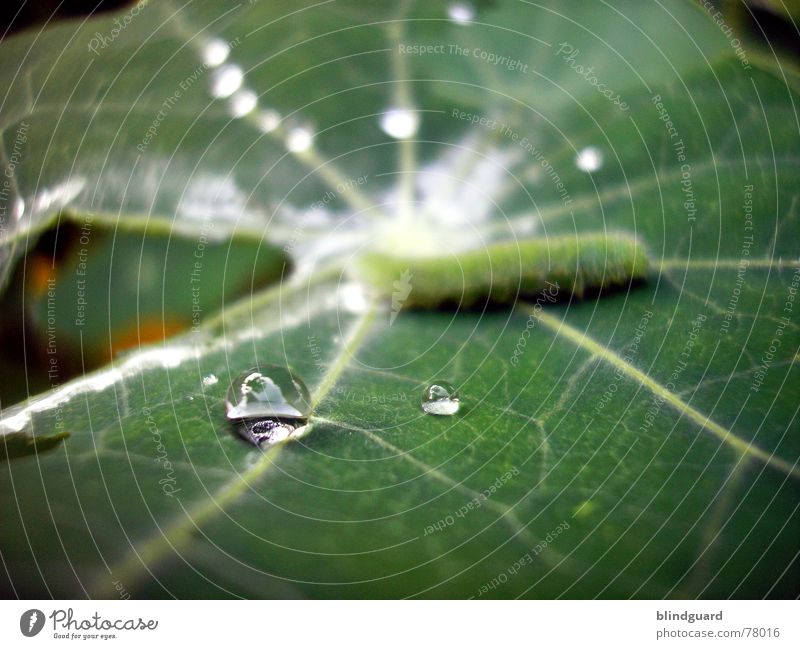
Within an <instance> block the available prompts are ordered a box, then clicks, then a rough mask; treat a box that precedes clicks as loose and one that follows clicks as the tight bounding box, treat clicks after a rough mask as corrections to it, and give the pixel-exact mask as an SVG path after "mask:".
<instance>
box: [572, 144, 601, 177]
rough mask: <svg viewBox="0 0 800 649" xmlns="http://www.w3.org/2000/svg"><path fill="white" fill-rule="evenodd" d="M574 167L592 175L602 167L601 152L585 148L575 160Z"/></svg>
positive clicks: (593, 148) (591, 147)
mask: <svg viewBox="0 0 800 649" xmlns="http://www.w3.org/2000/svg"><path fill="white" fill-rule="evenodd" d="M575 166H576V167H578V169H580V170H581V171H585V172H587V173H592V172H593V171H597V170H598V169H600V167H602V166H603V152H602V151H601V150H600V149H598V148H597V147H594V146H587V147H585V148H583V149H581V150H580V151H578V155H577V156H576V158H575Z"/></svg>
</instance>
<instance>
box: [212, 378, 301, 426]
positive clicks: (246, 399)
mask: <svg viewBox="0 0 800 649" xmlns="http://www.w3.org/2000/svg"><path fill="white" fill-rule="evenodd" d="M225 409H226V411H227V415H228V419H233V420H238V419H266V418H287V419H305V418H306V417H308V415H309V414H310V413H311V397H310V395H309V393H308V388H306V386H305V383H303V381H302V380H300V378H299V377H298V376H297V375H295V374H294V373H293V372H292V371H291V370H290V369H289V368H288V367H285V366H282V365H266V366H264V367H261V368H254V369H250V370H247V371H246V372H242V373H241V374H240V375H239V376H238V377H236V379H235V380H234V381H233V383H232V384H231V387H230V388H229V389H228V395H227V397H226V399H225Z"/></svg>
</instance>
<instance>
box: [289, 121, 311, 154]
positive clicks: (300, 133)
mask: <svg viewBox="0 0 800 649" xmlns="http://www.w3.org/2000/svg"><path fill="white" fill-rule="evenodd" d="M312 144H314V133H313V131H312V130H311V129H309V128H306V127H305V126H295V127H294V128H293V129H291V130H290V131H289V132H288V133H287V134H286V148H287V149H289V151H291V152H292V153H301V152H302V151H308V149H310V148H311V145H312Z"/></svg>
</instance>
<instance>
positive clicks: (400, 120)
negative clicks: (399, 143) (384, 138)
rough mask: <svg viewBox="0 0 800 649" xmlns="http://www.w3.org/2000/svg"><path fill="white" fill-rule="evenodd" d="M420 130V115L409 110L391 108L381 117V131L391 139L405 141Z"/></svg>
mask: <svg viewBox="0 0 800 649" xmlns="http://www.w3.org/2000/svg"><path fill="white" fill-rule="evenodd" d="M418 128H419V113H417V112H416V111H414V110H409V109H408V108H390V109H389V110H387V111H386V112H385V113H383V115H381V130H382V131H383V132H384V133H386V135H388V136H389V137H393V138H395V139H396V140H404V139H406V138H409V137H411V136H412V135H414V134H415V133H416V132H417V129H418Z"/></svg>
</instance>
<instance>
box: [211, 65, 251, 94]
mask: <svg viewBox="0 0 800 649" xmlns="http://www.w3.org/2000/svg"><path fill="white" fill-rule="evenodd" d="M243 82H244V72H242V68H240V67H239V66H238V65H232V64H228V65H223V66H222V67H221V68H217V69H216V70H214V72H213V74H212V75H211V94H212V95H214V97H216V98H217V99H227V98H228V97H230V96H231V95H232V94H233V93H234V92H236V91H237V90H239V88H241V86H242V83H243Z"/></svg>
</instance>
